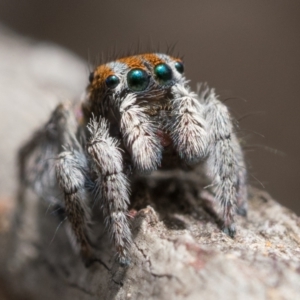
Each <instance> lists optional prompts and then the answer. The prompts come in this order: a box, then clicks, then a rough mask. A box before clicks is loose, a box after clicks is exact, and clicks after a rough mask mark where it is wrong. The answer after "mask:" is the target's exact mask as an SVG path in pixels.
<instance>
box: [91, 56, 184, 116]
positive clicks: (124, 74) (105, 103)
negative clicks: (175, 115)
mask: <svg viewBox="0 0 300 300" xmlns="http://www.w3.org/2000/svg"><path fill="white" fill-rule="evenodd" d="M183 72H184V66H183V63H182V61H181V59H178V58H174V57H171V56H169V55H166V54H158V53H147V54H141V55H135V56H129V57H125V58H121V59H118V60H116V61H113V62H110V63H107V64H104V65H100V66H99V67H97V68H96V69H95V70H94V71H93V72H92V73H91V74H90V78H89V80H90V84H89V86H88V102H89V107H90V111H92V112H93V113H94V114H97V111H98V110H100V108H99V107H101V112H102V113H105V112H104V111H105V110H108V109H110V108H112V106H113V105H117V106H120V104H121V103H122V101H123V99H124V98H125V97H126V96H127V95H128V94H133V95H134V96H135V97H136V103H137V104H138V105H141V106H144V107H145V111H146V112H147V113H148V114H149V115H151V116H156V115H159V114H160V112H161V111H169V110H170V109H171V106H170V99H172V94H171V93H170V90H171V87H172V86H173V85H175V84H177V83H184V81H185V79H184V76H183ZM103 110H104V111H103Z"/></svg>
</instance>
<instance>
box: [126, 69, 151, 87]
mask: <svg viewBox="0 0 300 300" xmlns="http://www.w3.org/2000/svg"><path fill="white" fill-rule="evenodd" d="M149 80H150V79H149V75H148V74H147V72H146V71H144V70H142V69H132V70H131V71H129V72H128V74H127V83H128V87H129V88H130V89H131V90H132V91H136V92H140V91H144V90H145V89H146V88H147V87H148V85H149Z"/></svg>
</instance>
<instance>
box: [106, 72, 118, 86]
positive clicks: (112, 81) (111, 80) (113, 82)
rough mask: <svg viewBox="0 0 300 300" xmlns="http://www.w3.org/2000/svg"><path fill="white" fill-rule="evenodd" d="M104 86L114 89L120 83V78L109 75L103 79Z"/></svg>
mask: <svg viewBox="0 0 300 300" xmlns="http://www.w3.org/2000/svg"><path fill="white" fill-rule="evenodd" d="M105 83H106V86H107V87H108V88H110V89H114V88H115V87H117V85H118V84H119V83H120V79H119V77H118V76H116V75H110V76H108V77H107V78H106V80H105Z"/></svg>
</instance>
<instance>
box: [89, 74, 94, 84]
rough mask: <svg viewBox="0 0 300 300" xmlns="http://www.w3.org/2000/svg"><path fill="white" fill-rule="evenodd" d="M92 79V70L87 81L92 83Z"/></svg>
mask: <svg viewBox="0 0 300 300" xmlns="http://www.w3.org/2000/svg"><path fill="white" fill-rule="evenodd" d="M93 80H94V72H91V73H90V75H89V82H90V83H92V82H93Z"/></svg>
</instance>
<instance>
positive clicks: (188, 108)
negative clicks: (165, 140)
mask: <svg viewBox="0 0 300 300" xmlns="http://www.w3.org/2000/svg"><path fill="white" fill-rule="evenodd" d="M171 91H172V94H173V97H174V99H173V100H171V101H172V105H173V111H172V119H171V123H170V124H169V128H168V129H169V130H170V133H171V138H172V140H173V143H174V145H175V148H176V150H177V151H178V153H179V155H180V157H181V158H182V159H184V160H185V161H187V162H190V163H192V162H197V161H199V160H201V159H203V158H204V157H205V156H206V154H207V146H208V134H207V124H206V121H205V119H204V117H203V108H202V105H201V103H200V102H199V100H198V99H197V97H198V96H197V94H195V93H194V92H191V91H190V90H189V89H187V88H186V87H184V86H183V85H180V84H176V85H174V86H173V87H172V88H171Z"/></svg>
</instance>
